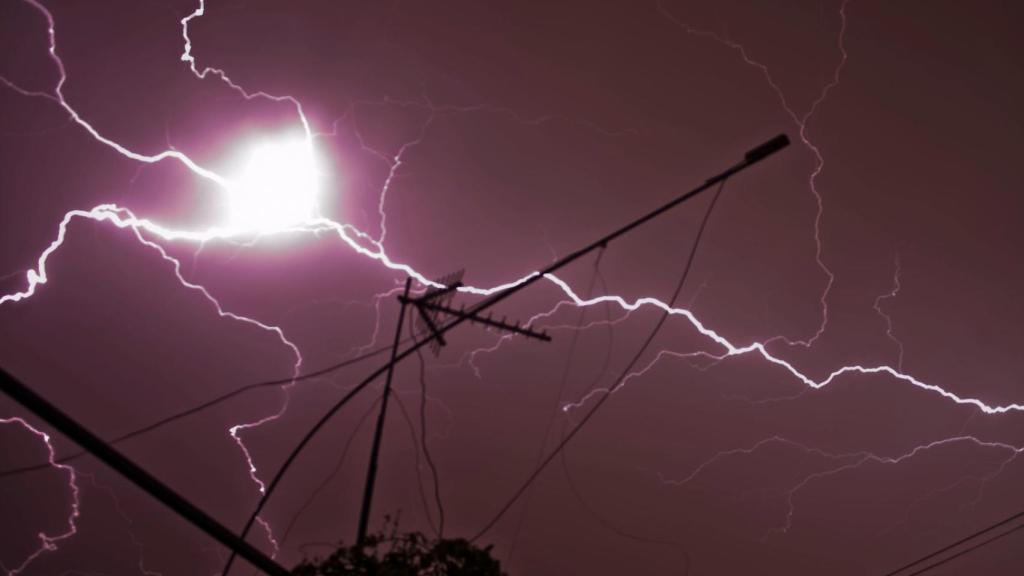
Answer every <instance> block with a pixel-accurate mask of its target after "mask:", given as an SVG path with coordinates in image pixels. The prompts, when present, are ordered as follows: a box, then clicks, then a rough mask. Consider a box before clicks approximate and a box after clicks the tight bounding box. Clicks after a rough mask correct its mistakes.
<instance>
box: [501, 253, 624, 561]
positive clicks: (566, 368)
mask: <svg viewBox="0 0 1024 576" xmlns="http://www.w3.org/2000/svg"><path fill="white" fill-rule="evenodd" d="M604 251H605V248H601V249H600V250H598V252H597V257H596V258H594V272H593V274H592V275H591V277H590V283H589V285H588V286H587V291H586V293H585V296H584V298H585V299H587V300H589V299H590V298H591V296H593V292H594V286H595V285H596V284H597V277H598V275H599V274H600V270H601V257H602V256H604ZM586 314H587V309H586V308H580V310H579V315H578V316H577V319H576V327H575V329H574V330H573V334H572V339H571V340H570V341H569V351H568V352H567V353H566V358H565V364H564V365H563V366H562V377H561V379H560V381H559V384H558V394H557V395H556V396H555V402H554V404H553V405H552V410H551V412H550V414H548V419H547V426H545V427H544V434H543V436H541V442H540V448H539V449H538V450H537V462H536V464H535V465H539V464H540V463H541V462H542V461H543V459H544V450H545V449H546V448H547V447H548V438H550V436H551V429H552V428H554V425H555V419H556V418H557V417H558V412H559V405H560V403H561V402H562V397H563V396H565V388H566V386H567V385H568V383H569V375H570V373H571V372H572V360H573V357H574V356H575V355H576V346H577V344H578V343H579V338H580V332H581V329H580V328H581V327H582V326H583V320H584V318H585V317H586ZM532 497H533V488H532V487H531V488H530V489H528V490H527V491H526V497H525V498H524V500H523V506H522V508H520V511H519V520H518V521H517V522H516V529H515V531H514V532H513V533H512V543H511V544H510V545H509V550H508V559H509V561H511V560H512V558H513V555H514V554H515V551H516V544H517V543H518V542H519V534H520V533H521V532H522V530H523V524H524V523H525V522H526V513H527V511H528V510H529V508H530V501H531V499H532Z"/></svg>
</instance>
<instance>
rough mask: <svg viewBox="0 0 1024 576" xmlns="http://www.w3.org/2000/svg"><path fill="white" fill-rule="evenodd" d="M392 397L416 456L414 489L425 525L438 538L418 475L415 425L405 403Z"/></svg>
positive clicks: (418, 458) (395, 394) (418, 456)
mask: <svg viewBox="0 0 1024 576" xmlns="http://www.w3.org/2000/svg"><path fill="white" fill-rule="evenodd" d="M391 393H392V394H393V395H394V398H395V403H396V404H398V408H399V411H400V412H401V413H402V419H403V420H405V424H406V427H408V429H409V438H410V439H411V440H412V447H413V453H414V454H415V455H416V457H415V458H414V462H413V464H414V465H415V469H416V488H417V492H418V493H419V496H420V504H421V505H422V506H423V513H424V514H425V515H426V517H427V525H429V526H430V529H431V530H433V532H434V534H435V535H436V536H437V537H438V538H440V537H441V536H440V532H439V530H438V527H437V526H435V525H434V522H433V518H432V517H431V514H430V505H429V504H427V493H426V492H425V491H424V490H423V475H422V474H420V444H419V442H418V439H417V435H416V425H415V424H413V422H412V416H411V415H410V414H409V411H408V410H407V409H406V407H405V402H402V399H401V398H400V397H399V396H398V393H397V392H395V391H392V392H391Z"/></svg>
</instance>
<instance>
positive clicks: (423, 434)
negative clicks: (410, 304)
mask: <svg viewBox="0 0 1024 576" xmlns="http://www.w3.org/2000/svg"><path fill="white" fill-rule="evenodd" d="M409 330H410V337H411V338H412V339H413V340H414V341H415V339H416V336H415V334H413V333H412V323H411V322H410V323H409ZM416 356H417V358H418V359H419V362H420V446H421V448H422V450H423V455H424V456H425V457H426V460H427V466H428V467H429V468H430V475H431V477H432V478H433V482H434V504H435V505H436V506H437V537H438V538H443V537H444V501H442V499H441V482H440V475H439V474H438V471H437V465H436V464H434V457H433V456H431V454H430V447H429V446H428V444H427V362H426V360H424V358H423V351H422V350H419V349H417V350H416Z"/></svg>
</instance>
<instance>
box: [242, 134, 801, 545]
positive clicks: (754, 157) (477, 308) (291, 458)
mask: <svg viewBox="0 0 1024 576" xmlns="http://www.w3.org/2000/svg"><path fill="white" fill-rule="evenodd" d="M789 143H790V142H789V138H788V137H787V136H786V135H785V134H779V135H777V136H775V137H774V138H772V139H771V140H768V141H767V142H765V143H763V144H761V145H760V146H757V147H755V148H753V149H751V150H749V151H748V152H747V153H746V154H744V156H743V159H742V160H741V161H739V162H737V163H736V164H734V165H732V166H731V167H729V168H727V169H726V170H725V171H724V172H721V173H719V174H717V175H715V176H712V177H711V178H708V179H707V180H705V181H704V183H703V184H701V185H699V186H697V187H696V188H694V189H692V190H690V191H689V192H686V193H684V194H681V195H679V196H677V197H675V198H674V199H672V200H670V201H669V202H668V203H666V204H664V205H662V206H661V207H659V208H656V209H654V210H652V211H651V212H648V213H647V214H645V215H643V216H641V217H640V218H637V219H636V220H633V221H632V222H630V223H629V224H626V225H625V226H623V227H621V228H619V229H618V230H615V231H614V232H612V233H610V234H607V235H606V236H604V237H602V238H599V239H598V240H596V241H594V242H592V243H591V244H589V245H587V246H584V247H583V248H580V249H579V250H577V251H575V252H572V253H571V254H568V255H566V256H563V257H562V258H560V259H558V260H556V261H555V262H553V263H551V264H548V265H547V266H546V267H545V268H543V269H542V270H540V271H539V272H537V273H535V274H533V275H532V276H528V277H527V278H526V279H524V280H523V281H522V282H520V283H519V284H516V285H515V286H512V287H511V288H508V289H507V290H503V291H501V292H497V293H495V294H492V295H491V296H489V297H487V298H485V299H484V300H482V301H480V302H478V303H477V304H476V305H474V306H471V307H470V308H468V309H467V310H466V315H465V316H457V317H455V319H453V320H452V321H451V322H449V323H447V324H445V325H443V326H440V327H439V328H438V330H437V331H436V332H432V333H430V334H429V335H428V336H427V337H425V338H424V339H422V340H419V341H418V342H416V343H414V344H413V345H412V346H410V347H409V348H406V349H405V350H403V351H402V352H401V353H399V354H398V355H397V356H395V358H394V360H393V361H392V362H389V363H387V364H384V365H383V366H380V367H378V368H377V369H376V370H374V371H373V372H372V373H370V374H369V375H368V376H367V377H366V378H364V379H363V380H362V381H361V382H360V383H359V384H357V385H356V386H355V387H354V388H352V389H351V390H349V391H348V392H347V393H346V394H345V395H344V396H343V397H342V398H341V399H340V400H338V401H337V402H336V403H335V404H334V405H333V406H331V408H329V409H328V410H327V412H325V413H324V414H323V415H322V416H321V417H320V419H319V420H317V421H316V422H315V423H314V424H313V426H312V427H311V428H310V429H309V430H308V431H307V432H306V434H305V435H303V437H302V438H301V439H299V442H298V443H297V444H296V445H295V447H294V448H293V449H292V450H291V452H289V453H288V456H287V457H286V458H285V460H284V462H283V463H282V464H281V467H280V468H278V470H277V472H276V473H275V474H274V477H273V478H272V479H271V481H270V482H269V483H267V484H266V489H265V491H264V492H263V495H262V497H261V498H260V500H259V502H257V503H256V508H255V509H254V510H253V512H252V514H251V515H250V516H249V520H248V521H247V522H246V524H245V527H244V528H243V529H242V537H243V538H245V536H246V535H247V534H248V533H249V530H251V529H252V526H253V524H254V523H255V522H256V518H257V517H258V516H259V514H260V512H261V511H262V510H263V507H264V506H266V504H267V502H268V501H269V500H270V498H271V496H272V495H273V494H274V491H275V490H276V489H277V486H278V484H280V482H281V480H282V479H283V478H284V475H285V474H286V473H287V472H288V469H289V468H291V465H292V463H294V462H295V459H296V458H298V456H299V454H301V453H302V451H303V449H305V447H306V445H307V444H309V442H310V441H311V440H312V439H313V437H315V436H316V435H317V433H319V431H320V430H321V429H322V428H323V427H324V425H325V424H326V423H327V422H328V421H329V420H330V419H331V418H332V417H334V415H335V414H336V413H337V412H338V410H341V409H342V408H343V407H344V406H345V405H346V404H348V402H349V401H351V400H352V398H354V397H355V396H356V395H357V394H359V393H360V392H361V391H362V390H363V389H364V388H366V387H367V386H369V385H370V383H371V382H373V381H374V380H376V379H377V378H378V377H379V376H381V375H382V374H384V373H385V372H387V371H388V369H389V368H390V366H391V365H392V364H397V363H398V362H401V361H402V360H404V359H406V358H408V357H409V356H410V355H412V354H414V353H415V352H416V351H417V350H419V349H420V348H422V347H423V346H426V345H428V344H430V343H431V342H433V341H434V340H435V339H436V338H437V337H438V336H441V335H443V334H444V333H446V332H448V331H449V330H452V329H454V328H455V327H457V326H459V325H461V324H462V323H463V322H468V321H469V319H470V318H471V317H472V316H474V315H477V314H479V313H480V312H482V311H484V310H486V309H488V308H491V307H493V306H494V305H496V304H498V303H499V302H501V301H503V300H505V299H506V298H508V297H510V296H512V295H513V294H515V293H517V292H519V291H521V290H523V289H525V288H527V287H529V286H530V285H532V284H534V283H536V282H539V281H540V280H541V279H542V278H544V277H545V276H547V275H549V274H553V273H555V272H556V271H558V270H560V269H561V268H563V267H565V266H567V265H569V264H571V263H573V262H575V261H576V260H578V259H580V258H582V257H583V256H586V255H587V254H589V253H591V252H593V251H594V250H597V249H598V248H602V247H604V246H607V245H608V244H609V243H610V242H612V241H613V240H616V239H618V238H619V237H621V236H623V235H625V234H627V233H629V232H631V231H633V230H634V229H636V228H637V227H639V226H642V225H644V224H646V223H647V222H650V221H651V220H653V219H655V218H657V217H658V216H661V215H662V214H664V213H665V212H668V211H669V210H671V209H673V208H675V207H676V206H679V205H680V204H682V203H683V202H686V201H687V200H689V199H691V198H693V197H695V196H697V195H699V194H701V193H702V192H704V191H706V190H708V189H710V188H712V187H713V186H715V185H716V184H719V183H721V182H724V181H725V180H727V179H728V178H729V177H730V176H732V175H734V174H737V173H739V172H742V171H743V170H746V169H747V168H750V167H751V166H753V165H755V164H757V163H758V162H761V161H762V160H764V159H765V158H768V157H769V156H771V155H772V154H775V153H776V152H778V151H780V150H782V149H784V148H786V147H787V146H789Z"/></svg>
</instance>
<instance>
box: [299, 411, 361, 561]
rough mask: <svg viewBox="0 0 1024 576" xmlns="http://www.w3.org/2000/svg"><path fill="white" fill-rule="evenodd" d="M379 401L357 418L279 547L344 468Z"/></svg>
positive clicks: (300, 508)
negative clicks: (332, 467) (329, 466)
mask: <svg viewBox="0 0 1024 576" xmlns="http://www.w3.org/2000/svg"><path fill="white" fill-rule="evenodd" d="M380 401H381V398H379V397H378V398H377V399H376V400H374V401H373V403H371V404H370V407H369V408H367V409H366V412H363V414H362V415H361V416H360V417H359V420H358V421H357V422H356V426H355V428H354V429H353V430H352V434H350V435H349V437H348V440H346V441H345V446H344V447H343V448H342V449H341V455H340V456H339V457H338V461H337V463H336V464H335V465H334V470H332V471H331V473H330V474H328V475H327V476H326V477H325V478H324V479H323V481H322V482H320V485H319V486H317V487H316V489H315V490H313V492H312V493H310V495H309V497H308V498H306V501H305V502H303V503H302V506H301V507H299V509H298V510H297V511H296V512H295V514H294V515H293V516H292V519H291V520H290V521H289V522H288V526H287V527H286V528H285V529H284V533H283V534H282V535H281V538H280V544H281V545H284V543H285V541H287V540H288V535H289V534H291V532H292V529H293V528H294V527H295V524H296V523H297V522H298V520H299V518H300V517H301V516H302V515H303V514H304V513H305V512H306V510H307V509H308V508H309V507H310V506H311V505H312V504H313V502H314V501H315V500H316V497H317V496H319V495H320V493H321V492H323V491H324V489H325V488H327V486H329V485H330V483H331V481H333V480H334V477H335V476H337V475H338V472H340V471H341V468H342V466H344V464H345V459H346V458H348V454H349V450H350V449H351V448H352V444H353V442H355V439H356V437H357V436H359V431H360V430H361V429H362V427H363V424H365V423H366V420H367V419H369V417H370V415H371V414H373V411H374V409H375V408H376V407H377V406H379V405H380Z"/></svg>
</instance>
